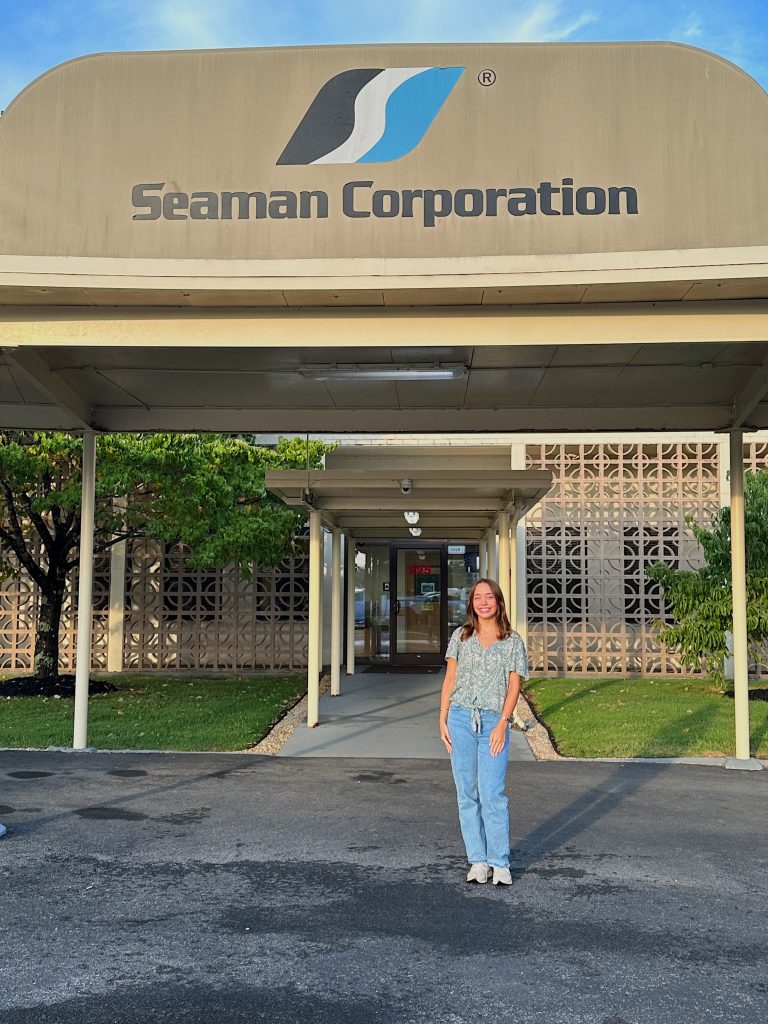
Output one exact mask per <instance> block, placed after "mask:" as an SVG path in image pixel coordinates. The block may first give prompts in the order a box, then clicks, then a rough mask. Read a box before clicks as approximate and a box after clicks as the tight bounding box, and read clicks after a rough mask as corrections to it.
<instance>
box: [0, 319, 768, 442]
mask: <svg viewBox="0 0 768 1024" xmlns="http://www.w3.org/2000/svg"><path fill="white" fill-rule="evenodd" d="M765 339H768V301H764V300H741V301H723V302H717V301H711V302H708V303H701V302H691V303H685V302H678V303H623V304H595V305H592V306H584V305H580V306H574V305H541V306H516V307H510V306H507V307H496V308H494V309H488V310H486V309H479V310H478V309H472V308H471V307H466V306H455V307H440V308H433V307H427V308H424V309H416V308H404V307H399V308H396V309H392V310H387V309H372V308H345V309H333V310H329V309H327V308H324V309H318V308H314V309H302V310H287V309H283V310H280V311H269V310H263V309H257V310H253V309H248V310H231V309H226V310H222V309H206V310H202V311H200V310H195V311H180V310H159V309H152V310H146V309H145V310H140V311H134V312H132V313H129V312H128V311H126V310H125V309H119V310H113V311H111V312H110V313H108V314H99V315H98V316H95V315H94V313H93V311H92V310H85V309H83V308H81V307H77V308H72V307H70V308H68V309H66V310H62V309H61V308H60V307H56V308H55V309H49V310H47V311H45V314H44V315H43V313H41V311H40V309H36V310H29V309H24V310H23V311H22V310H20V309H19V308H18V307H8V306H7V307H5V309H4V310H3V309H2V308H0V342H2V343H3V351H2V354H0V391H1V392H2V408H1V409H0V426H5V427H37V428H54V427H55V428H62V429H74V430H78V429H83V428H95V429H97V430H103V431H123V430H126V431H130V430H142V431H164V430H182V431H190V430H215V431H233V432H249V431H254V432H256V431H260V432H285V433H291V432H304V431H310V432H325V433H342V432H349V431H354V432H361V431H363V432H365V431H393V430H394V431H396V430H408V431H424V432H429V433H435V432H440V431H445V430H448V431H452V430H461V431H472V430H477V431H483V430H486V431H499V430H503V431H524V432H531V431H579V432H584V431H590V430H595V431H596V430H642V431H653V430H725V429H728V428H731V427H744V426H746V427H750V426H752V427H755V428H760V429H764V428H766V427H768V405H767V404H766V403H764V402H763V401H762V399H763V396H764V394H765V392H766V389H768V341H766V340H765ZM435 364H437V365H439V366H445V365H448V366H451V367H453V368H454V370H455V372H456V374H457V375H456V376H455V377H454V378H453V379H446V380H420V379H416V380H386V381H385V380H372V379H369V378H368V377H367V376H366V372H367V370H370V368H371V367H372V366H373V367H376V366H378V367H379V368H381V367H385V366H393V367H398V368H400V369H407V368H409V367H411V368H414V367H415V368H417V369H422V370H423V369H425V368H429V367H431V366H434V365H435ZM329 367H330V368H335V370H339V369H344V368H351V369H352V375H351V379H318V378H319V377H322V376H323V374H322V372H319V371H322V370H323V369H324V368H329ZM356 368H357V371H356ZM355 374H356V375H355Z"/></svg>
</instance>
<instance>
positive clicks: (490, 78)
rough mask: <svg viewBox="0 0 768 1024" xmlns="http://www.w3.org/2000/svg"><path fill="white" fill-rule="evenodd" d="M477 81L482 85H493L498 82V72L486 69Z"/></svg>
mask: <svg viewBox="0 0 768 1024" xmlns="http://www.w3.org/2000/svg"><path fill="white" fill-rule="evenodd" d="M477 80H478V82H479V83H480V85H493V83H494V82H495V81H496V72H495V71H491V69H490V68H486V69H485V70H484V71H481V72H480V74H479V75H478V76H477Z"/></svg>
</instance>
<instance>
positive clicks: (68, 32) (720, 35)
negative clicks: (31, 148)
mask: <svg viewBox="0 0 768 1024" xmlns="http://www.w3.org/2000/svg"><path fill="white" fill-rule="evenodd" d="M0 27H1V28H0V33H1V34H0V110H2V109H4V108H5V107H7V106H8V104H9V103H10V101H11V100H12V99H13V97H14V96H15V95H16V94H17V93H18V92H19V91H20V90H21V89H22V88H23V87H24V86H25V85H27V84H28V83H29V82H31V81H32V80H33V79H34V78H36V77H37V76H38V75H39V74H42V72H44V71H47V70H48V69H49V68H51V67H54V66H55V65H56V64H60V63H61V62H62V61H66V60H71V59H72V58H73V57H80V56H83V55H84V54H87V53H98V52H104V51H110V50H176V49H200V48H220V47H221V48H223V47H231V46H300V45H307V44H318V43H368V42H370V43H384V42H387V43H400V42H459V43H460V42H560V41H563V42H565V41H573V42H601V41H611V40H671V41H674V42H680V43H688V44H690V45H692V46H699V47H702V48H704V49H707V50H712V51H714V52H715V53H718V54H720V55H721V56H723V57H726V58H728V60H731V61H733V62H734V63H735V64H738V65H739V67H741V68H743V69H744V70H745V71H747V72H749V74H751V75H752V76H753V77H754V78H756V79H757V80H758V81H759V82H760V83H761V85H762V86H763V87H764V88H768V3H766V0H692V2H680V0H624V2H623V3H622V2H618V3H617V2H615V0H583V2H582V0H506V2H504V0H364V2H363V3H360V2H359V0H358V2H354V3H353V2H343V0H322V2H316V0H0Z"/></svg>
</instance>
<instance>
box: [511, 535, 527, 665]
mask: <svg viewBox="0 0 768 1024" xmlns="http://www.w3.org/2000/svg"><path fill="white" fill-rule="evenodd" d="M514 529H515V532H516V533H517V574H516V576H515V575H513V576H512V586H513V587H514V588H515V590H516V592H517V598H516V602H515V603H516V608H517V623H514V622H513V623H512V625H513V626H514V627H515V629H516V630H517V632H518V633H519V634H520V636H521V637H522V638H523V643H524V644H525V645H526V647H527V646H528V565H527V560H528V553H527V547H526V545H527V539H528V538H527V535H526V529H525V516H523V518H522V519H521V520H520V522H519V523H517V524H516V526H515V527H514Z"/></svg>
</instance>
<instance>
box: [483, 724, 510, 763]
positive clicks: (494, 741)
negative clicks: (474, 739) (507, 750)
mask: <svg viewBox="0 0 768 1024" xmlns="http://www.w3.org/2000/svg"><path fill="white" fill-rule="evenodd" d="M507 728H508V722H507V721H506V719H504V718H502V719H501V720H500V721H499V724H498V725H495V726H494V727H493V729H491V735H490V736H489V737H488V746H489V748H490V751H491V757H497V756H498V755H499V754H500V753H501V752H502V750H503V749H504V744H505V743H506V742H507Z"/></svg>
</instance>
